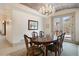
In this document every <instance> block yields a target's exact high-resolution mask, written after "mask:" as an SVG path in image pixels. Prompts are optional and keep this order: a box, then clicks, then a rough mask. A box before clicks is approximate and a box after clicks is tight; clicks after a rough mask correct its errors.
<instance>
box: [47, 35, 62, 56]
mask: <svg viewBox="0 0 79 59" xmlns="http://www.w3.org/2000/svg"><path fill="white" fill-rule="evenodd" d="M60 42H61V41H60V38H59V36H58V37H57V40H54V41H53V42H52V43H53V44H50V45H48V47H47V49H48V50H49V51H51V52H54V54H55V56H57V55H60Z"/></svg>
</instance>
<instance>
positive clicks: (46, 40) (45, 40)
mask: <svg viewBox="0 0 79 59" xmlns="http://www.w3.org/2000/svg"><path fill="white" fill-rule="evenodd" d="M53 42H54V40H53V39H52V38H51V37H37V38H33V39H32V43H34V44H37V45H41V44H42V45H44V46H45V48H46V49H45V55H46V56H47V55H48V49H47V46H48V45H49V44H50V43H53Z"/></svg>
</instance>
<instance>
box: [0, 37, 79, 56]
mask: <svg viewBox="0 0 79 59" xmlns="http://www.w3.org/2000/svg"><path fill="white" fill-rule="evenodd" d="M18 51H19V53H18ZM24 51H25V44H24V43H21V44H18V45H16V46H11V45H10V44H8V43H7V42H6V41H5V40H1V39H0V56H6V55H17V56H19V55H25V54H21V53H24ZM49 56H51V55H49ZM61 56H79V45H75V44H72V43H68V42H64V43H63V52H62V54H61Z"/></svg>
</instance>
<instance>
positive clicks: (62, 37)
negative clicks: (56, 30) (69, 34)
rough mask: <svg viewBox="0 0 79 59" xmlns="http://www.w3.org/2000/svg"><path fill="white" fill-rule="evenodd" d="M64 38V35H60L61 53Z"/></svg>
mask: <svg viewBox="0 0 79 59" xmlns="http://www.w3.org/2000/svg"><path fill="white" fill-rule="evenodd" d="M64 37H65V33H62V34H61V46H60V48H61V51H63V42H64Z"/></svg>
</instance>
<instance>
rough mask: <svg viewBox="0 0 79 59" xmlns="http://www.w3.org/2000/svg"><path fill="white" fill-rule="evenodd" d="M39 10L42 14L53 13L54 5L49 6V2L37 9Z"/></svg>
mask: <svg viewBox="0 0 79 59" xmlns="http://www.w3.org/2000/svg"><path fill="white" fill-rule="evenodd" d="M39 12H40V13H42V14H43V15H47V16H48V15H51V14H54V13H55V8H54V6H51V5H50V4H45V5H44V6H42V7H41V8H40V9H39Z"/></svg>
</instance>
